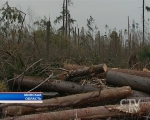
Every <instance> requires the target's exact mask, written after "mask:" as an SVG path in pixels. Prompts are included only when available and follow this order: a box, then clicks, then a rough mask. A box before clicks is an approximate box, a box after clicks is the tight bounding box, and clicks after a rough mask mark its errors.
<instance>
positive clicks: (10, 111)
mask: <svg viewBox="0 0 150 120" xmlns="http://www.w3.org/2000/svg"><path fill="white" fill-rule="evenodd" d="M131 93H132V90H131V88H130V87H129V86H125V87H120V88H113V89H106V90H102V91H95V92H89V93H83V94H76V95H70V96H65V97H56V98H52V99H47V100H43V103H42V104H22V106H17V104H15V105H14V104H6V105H13V106H8V107H6V108H5V109H3V113H5V115H8V116H13V115H23V114H29V113H34V112H42V111H46V110H47V111H48V110H50V109H51V108H53V107H55V109H57V108H58V107H66V106H67V107H68V106H76V105H78V106H79V105H87V104H92V103H94V104H96V103H100V102H103V101H110V100H114V99H116V100H120V99H122V98H126V97H128V96H130V95H131ZM3 105H5V104H3ZM18 105H21V104H18ZM29 105H30V106H32V107H26V106H29ZM1 106H2V105H0V107H1ZM3 107H4V106H3Z"/></svg>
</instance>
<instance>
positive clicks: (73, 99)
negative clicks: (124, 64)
mask: <svg viewBox="0 0 150 120" xmlns="http://www.w3.org/2000/svg"><path fill="white" fill-rule="evenodd" d="M61 69H62V70H63V71H62V72H61V73H60V74H57V75H53V76H50V77H49V78H48V79H46V80H45V78H35V77H31V76H24V77H23V78H20V77H17V76H16V78H14V79H13V84H14V86H15V87H17V86H19V87H20V88H26V89H28V90H33V91H42V92H47V93H55V94H54V95H53V94H51V95H52V96H50V98H49V97H47V98H44V100H43V103H41V104H37V103H35V104H33V103H32V104H29V103H18V104H17V103H11V104H8V103H7V104H1V105H0V108H1V109H2V111H3V112H2V113H3V115H2V120H38V119H42V120H93V119H109V120H111V119H118V118H119V119H121V118H122V119H123V118H126V119H135V118H138V119H145V117H146V118H147V119H148V117H149V116H148V115H149V111H150V73H149V72H144V71H135V70H128V69H111V68H109V69H108V68H107V66H106V64H99V65H93V66H90V67H87V66H76V65H69V64H68V65H67V64H65V65H64V67H63V68H61ZM43 81H44V82H43ZM33 88H35V89H33Z"/></svg>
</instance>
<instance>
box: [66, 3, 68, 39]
mask: <svg viewBox="0 0 150 120" xmlns="http://www.w3.org/2000/svg"><path fill="white" fill-rule="evenodd" d="M67 27H68V0H66V36H67Z"/></svg>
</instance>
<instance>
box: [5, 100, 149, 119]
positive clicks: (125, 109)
mask: <svg viewBox="0 0 150 120" xmlns="http://www.w3.org/2000/svg"><path fill="white" fill-rule="evenodd" d="M131 106H132V108H133V110H131ZM149 108H150V102H141V103H139V105H138V106H137V105H136V104H132V105H129V104H123V105H108V106H98V107H89V108H82V109H72V110H63V111H56V112H49V113H41V114H33V115H25V116H19V117H13V118H4V119H2V120H40V119H41V120H69V119H75V118H77V117H78V118H80V119H81V120H83V119H84V120H86V119H98V118H99V119H101V118H109V117H118V118H120V117H121V116H123V117H125V116H128V117H129V116H130V115H131V114H132V115H131V116H133V115H139V114H140V115H146V114H148V113H149Z"/></svg>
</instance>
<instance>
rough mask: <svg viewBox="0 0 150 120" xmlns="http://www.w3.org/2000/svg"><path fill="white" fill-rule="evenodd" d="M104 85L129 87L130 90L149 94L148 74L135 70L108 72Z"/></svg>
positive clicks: (149, 79) (149, 80)
mask: <svg viewBox="0 0 150 120" xmlns="http://www.w3.org/2000/svg"><path fill="white" fill-rule="evenodd" d="M106 83H108V84H112V85H116V86H130V87H131V88H132V89H135V90H139V91H144V92H148V93H150V74H149V72H143V71H135V70H121V69H117V70H109V71H108V72H107V77H106Z"/></svg>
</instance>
